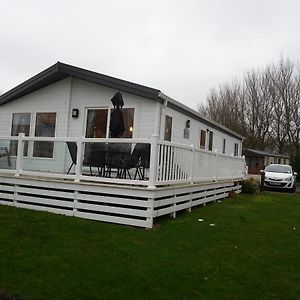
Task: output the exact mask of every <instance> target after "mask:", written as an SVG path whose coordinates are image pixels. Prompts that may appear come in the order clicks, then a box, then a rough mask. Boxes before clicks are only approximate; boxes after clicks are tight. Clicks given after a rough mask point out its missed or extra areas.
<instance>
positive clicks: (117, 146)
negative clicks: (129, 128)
mask: <svg viewBox="0 0 300 300" xmlns="http://www.w3.org/2000/svg"><path fill="white" fill-rule="evenodd" d="M130 149H131V146H130V145H129V144H121V143H111V144H108V145H107V152H106V166H107V170H106V177H111V176H112V170H113V169H115V170H116V178H124V179H126V177H127V175H128V177H129V179H131V176H130V173H129V169H130V165H131V164H130V161H131V153H130Z"/></svg>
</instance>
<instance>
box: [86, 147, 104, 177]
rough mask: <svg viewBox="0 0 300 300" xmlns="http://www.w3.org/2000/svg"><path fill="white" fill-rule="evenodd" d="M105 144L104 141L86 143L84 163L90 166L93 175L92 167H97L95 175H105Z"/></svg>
mask: <svg viewBox="0 0 300 300" xmlns="http://www.w3.org/2000/svg"><path fill="white" fill-rule="evenodd" d="M106 151H107V146H106V144H104V143H89V144H88V145H86V149H85V153H86V154H85V158H84V161H83V164H84V165H87V166H89V167H90V173H91V175H93V170H92V169H93V168H97V171H98V173H97V176H100V177H102V176H105V165H106Z"/></svg>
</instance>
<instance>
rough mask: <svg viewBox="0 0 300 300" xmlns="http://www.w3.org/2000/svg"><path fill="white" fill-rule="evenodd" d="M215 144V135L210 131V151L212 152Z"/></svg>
mask: <svg viewBox="0 0 300 300" xmlns="http://www.w3.org/2000/svg"><path fill="white" fill-rule="evenodd" d="M213 143H214V133H213V132H212V131H208V150H209V151H212V149H213Z"/></svg>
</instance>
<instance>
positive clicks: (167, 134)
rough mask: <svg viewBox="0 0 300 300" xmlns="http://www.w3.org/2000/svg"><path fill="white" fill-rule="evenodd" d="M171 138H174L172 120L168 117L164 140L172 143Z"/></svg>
mask: <svg viewBox="0 0 300 300" xmlns="http://www.w3.org/2000/svg"><path fill="white" fill-rule="evenodd" d="M171 137H172V118H171V117H170V116H166V123H165V138H164V140H165V141H169V142H171Z"/></svg>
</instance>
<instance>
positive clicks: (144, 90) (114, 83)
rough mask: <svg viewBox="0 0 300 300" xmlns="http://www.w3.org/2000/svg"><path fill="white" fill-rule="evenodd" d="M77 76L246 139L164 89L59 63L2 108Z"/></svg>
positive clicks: (4, 98) (6, 97) (12, 93)
mask: <svg viewBox="0 0 300 300" xmlns="http://www.w3.org/2000/svg"><path fill="white" fill-rule="evenodd" d="M69 76H71V77H75V78H79V79H82V80H86V81H89V82H92V83H95V84H99V85H102V86H106V87H110V88H113V89H116V90H120V91H123V92H128V93H131V94H134V95H138V96H142V97H145V98H148V99H153V100H156V101H159V102H164V101H167V105H168V106H169V107H171V108H174V109H176V110H178V111H181V112H183V113H185V114H186V115H188V116H192V117H194V118H195V119H197V120H200V121H201V122H203V123H204V124H207V125H209V126H211V127H213V128H216V129H218V130H220V131H222V132H225V133H227V134H229V135H231V136H234V137H237V138H239V139H241V140H242V139H244V137H243V136H241V135H240V134H238V133H236V132H234V131H232V130H230V129H229V128H226V127H224V126H223V125H221V124H219V123H217V122H215V121H213V120H210V119H208V118H206V117H204V116H202V115H200V114H199V113H198V112H196V111H195V110H193V109H191V108H189V107H188V106H186V105H184V104H182V103H180V102H178V101H176V100H174V99H172V98H170V97H168V96H166V95H164V94H163V93H162V92H161V91H160V90H158V89H155V88H151V87H147V86H144V85H140V84H136V83H133V82H130V81H126V80H122V79H118V78H115V77H111V76H107V75H103V74H100V73H97V72H93V71H90V70H86V69H82V68H78V67H75V66H72V65H68V64H64V63H61V62H57V63H56V64H54V65H52V66H51V67H49V68H47V69H46V70H44V71H42V72H40V73H38V74H37V75H35V76H33V77H32V78H30V79H28V80H26V81H25V82H23V83H21V84H20V85H18V86H16V87H15V88H13V89H11V90H9V91H8V92H6V93H4V94H2V95H1V96H0V106H1V105H3V104H6V103H9V102H11V101H13V100H15V99H18V98H20V97H23V96H25V95H28V94H30V93H32V92H34V91H36V90H38V89H41V88H43V87H45V86H47V85H50V84H52V83H55V82H57V81H59V80H62V79H64V78H66V77H69Z"/></svg>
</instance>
